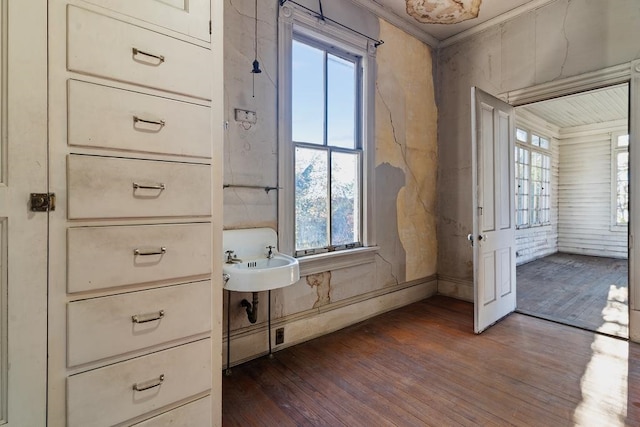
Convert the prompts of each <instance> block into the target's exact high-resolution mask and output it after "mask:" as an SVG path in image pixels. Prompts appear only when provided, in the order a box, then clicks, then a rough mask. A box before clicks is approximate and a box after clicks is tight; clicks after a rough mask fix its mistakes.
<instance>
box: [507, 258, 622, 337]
mask: <svg viewBox="0 0 640 427" xmlns="http://www.w3.org/2000/svg"><path fill="white" fill-rule="evenodd" d="M516 271H517V273H516V274H517V278H516V280H517V284H518V311H519V312H521V313H524V314H530V315H533V316H537V317H541V318H544V319H548V320H553V321H555V322H560V323H564V324H567V325H571V326H576V327H579V328H582V329H587V330H590V331H597V332H601V333H604V334H607V335H613V336H617V337H621V338H628V337H629V308H628V291H627V282H628V261H627V260H626V259H615V258H603V257H593V256H585V255H574V254H565V253H556V254H553V255H550V256H547V257H544V258H540V259H538V260H535V261H532V262H530V263H527V264H523V265H521V266H519V267H518V268H517V270H516Z"/></svg>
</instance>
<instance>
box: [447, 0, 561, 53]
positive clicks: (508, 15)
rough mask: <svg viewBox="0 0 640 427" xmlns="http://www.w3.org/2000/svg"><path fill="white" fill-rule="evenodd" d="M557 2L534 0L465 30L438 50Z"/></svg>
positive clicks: (448, 39)
mask: <svg viewBox="0 0 640 427" xmlns="http://www.w3.org/2000/svg"><path fill="white" fill-rule="evenodd" d="M554 1H556V0H533V1H530V2H529V3H526V4H523V5H522V6H518V7H516V8H515V9H511V10H510V11H508V12H505V13H503V14H502V15H498V16H496V17H495V18H491V19H489V20H488V21H484V22H483V23H482V24H478V25H476V26H475V27H471V28H469V29H468V30H465V31H463V32H461V33H458V34H455V35H453V36H451V37H449V38H446V39H444V40H442V41H440V43H438V48H441V47H447V46H451V45H453V44H456V43H458V42H460V41H462V40H464V39H466V38H469V37H471V36H473V35H475V34H478V33H480V32H482V31H484V30H486V29H487V28H491V27H493V26H494V25H499V24H502V23H503V22H506V21H508V20H510V19H513V18H515V17H517V16H519V15H522V14H524V13H527V12H530V11H532V10H535V9H539V8H541V7H543V6H546V5H547V4H549V3H553V2H554Z"/></svg>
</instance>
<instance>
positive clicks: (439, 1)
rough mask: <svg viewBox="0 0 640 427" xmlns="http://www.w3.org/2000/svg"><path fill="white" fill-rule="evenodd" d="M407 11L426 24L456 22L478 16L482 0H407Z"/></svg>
mask: <svg viewBox="0 0 640 427" xmlns="http://www.w3.org/2000/svg"><path fill="white" fill-rule="evenodd" d="M406 2H407V13H408V14H409V16H413V17H414V18H415V19H416V20H417V21H418V22H422V23H425V24H456V23H458V22H462V21H466V20H467V19H473V18H477V17H478V13H479V12H480V3H482V0H406Z"/></svg>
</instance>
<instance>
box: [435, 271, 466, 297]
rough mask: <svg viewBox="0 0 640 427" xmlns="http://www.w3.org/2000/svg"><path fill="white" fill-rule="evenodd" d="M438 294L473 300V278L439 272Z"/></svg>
mask: <svg viewBox="0 0 640 427" xmlns="http://www.w3.org/2000/svg"><path fill="white" fill-rule="evenodd" d="M438 294H439V295H444V296H448V297H452V298H456V299H460V300H463V301H468V302H473V280H467V279H459V278H457V277H452V276H445V275H442V274H439V275H438Z"/></svg>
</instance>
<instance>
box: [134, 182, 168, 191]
mask: <svg viewBox="0 0 640 427" xmlns="http://www.w3.org/2000/svg"><path fill="white" fill-rule="evenodd" d="M138 188H141V189H144V190H164V189H166V188H167V187H166V186H165V185H164V184H162V183H160V184H155V185H142V184H138V183H137V182H134V183H133V189H134V190H137V189H138Z"/></svg>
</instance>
